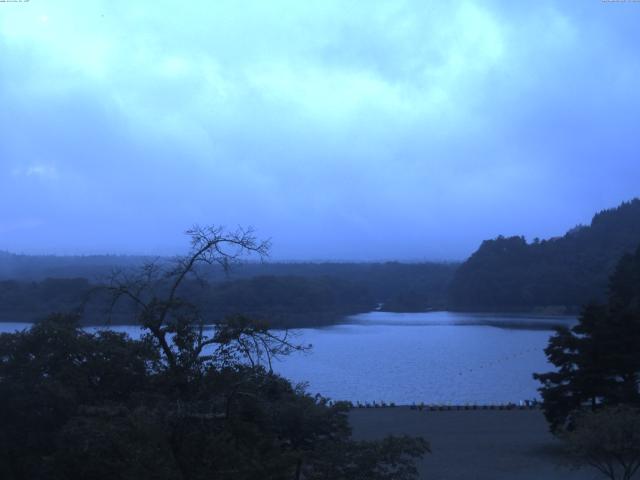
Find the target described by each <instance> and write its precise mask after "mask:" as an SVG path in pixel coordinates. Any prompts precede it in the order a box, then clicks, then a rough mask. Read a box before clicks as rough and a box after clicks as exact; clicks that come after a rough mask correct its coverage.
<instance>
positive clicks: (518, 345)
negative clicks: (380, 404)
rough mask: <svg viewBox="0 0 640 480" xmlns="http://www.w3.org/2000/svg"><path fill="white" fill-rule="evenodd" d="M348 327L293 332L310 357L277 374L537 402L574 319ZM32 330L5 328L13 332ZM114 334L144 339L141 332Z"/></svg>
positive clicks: (456, 319)
mask: <svg viewBox="0 0 640 480" xmlns="http://www.w3.org/2000/svg"><path fill="white" fill-rule="evenodd" d="M346 320H347V323H345V324H342V325H336V326H331V327H324V328H314V329H302V330H295V331H293V332H292V333H295V334H296V335H297V337H296V340H297V341H298V342H299V343H301V344H309V343H311V344H312V345H313V349H312V351H311V352H310V353H306V354H294V355H292V356H290V357H287V358H284V359H282V360H281V361H279V362H276V364H275V365H274V369H275V370H276V371H278V372H279V373H281V374H282V375H284V376H286V377H287V378H290V379H291V380H293V381H294V382H308V383H309V390H310V391H311V392H313V393H321V394H323V395H325V396H329V397H331V398H334V399H344V400H352V401H354V402H355V401H362V402H364V401H368V402H372V401H386V402H395V403H396V404H408V403H409V404H410V403H413V402H416V403H419V402H425V403H456V404H465V403H469V404H473V403H477V404H483V403H506V402H518V401H520V400H524V399H532V398H536V397H537V396H538V395H537V391H536V389H537V388H538V384H537V382H535V381H534V380H533V378H532V377H531V374H532V373H533V372H544V371H547V370H549V369H550V368H551V366H550V365H549V364H548V363H547V361H546V357H545V355H544V352H543V349H544V348H545V346H546V345H547V341H548V339H549V336H550V335H551V334H552V331H551V329H552V328H554V327H556V326H560V325H571V324H572V323H573V322H575V319H573V318H569V317H533V316H526V315H494V314H467V313H464V314H462V313H450V312H429V313H386V312H372V313H367V314H362V315H355V316H352V317H349V318H348V319H346ZM28 326H29V324H19V323H11V324H8V323H5V324H0V331H15V330H17V329H23V328H27V327H28ZM113 328H114V329H115V330H118V331H124V332H127V333H129V334H130V335H131V336H132V337H138V336H139V335H140V328H138V327H135V326H117V327H113Z"/></svg>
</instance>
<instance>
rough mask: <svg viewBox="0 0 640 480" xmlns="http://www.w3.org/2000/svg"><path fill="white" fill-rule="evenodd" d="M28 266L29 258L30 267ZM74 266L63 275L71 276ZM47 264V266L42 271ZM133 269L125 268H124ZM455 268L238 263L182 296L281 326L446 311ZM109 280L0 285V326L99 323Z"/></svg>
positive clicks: (121, 314) (124, 314)
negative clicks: (77, 315) (52, 317)
mask: <svg viewBox="0 0 640 480" xmlns="http://www.w3.org/2000/svg"><path fill="white" fill-rule="evenodd" d="M38 258H44V259H45V260H46V258H47V257H38ZM54 258H55V257H54ZM23 260H24V261H27V260H26V259H23ZM31 261H32V259H30V258H29V260H28V263H29V264H30V265H31ZM56 261H58V260H56ZM165 261H168V260H165ZM160 264H162V262H161V263H160ZM34 265H35V264H34ZM74 265H75V264H73V263H72V264H71V265H70V266H68V267H65V268H63V269H62V271H67V272H68V273H69V272H73V271H75V270H74V269H75V268H76V266H74ZM32 266H33V265H32ZM45 266H46V261H45V265H41V266H40V267H39V268H40V269H41V271H42V269H44V268H45ZM131 266H132V265H131V263H129V264H125V265H124V266H123V268H122V269H121V270H123V271H127V270H130V269H131ZM33 268H35V266H33ZM60 268H62V267H60ZM455 268H456V265H454V264H438V263H415V264H405V263H395V262H388V263H363V264H356V263H345V264H340V263H318V264H316V263H291V264H286V263H275V264H268V263H265V264H260V263H252V264H239V265H237V266H234V268H233V270H232V272H231V273H230V275H224V273H223V272H222V271H221V269H217V270H216V269H213V268H208V269H201V270H202V271H200V272H199V277H200V278H199V280H198V281H193V280H192V281H189V282H185V283H184V284H183V285H182V287H181V288H182V292H181V294H183V295H184V296H186V297H187V298H189V299H190V300H191V301H193V302H194V303H196V304H198V306H199V307H200V308H201V309H202V311H203V312H206V314H207V316H208V318H209V320H210V321H211V322H215V321H217V320H220V319H221V318H224V316H226V315H229V314H237V313H245V314H251V315H252V316H254V317H256V318H261V319H264V320H267V321H268V322H269V323H270V324H271V325H273V326H278V327H280V326H309V325H320V324H330V323H335V322H337V321H339V320H340V319H342V318H343V317H344V316H346V315H350V314H355V313H361V312H368V311H371V310H372V309H374V308H376V307H378V306H379V305H380V304H382V308H385V309H389V310H399V311H424V310H427V309H429V308H440V307H443V306H444V304H445V301H446V292H447V290H446V289H447V285H448V283H449V281H450V279H451V277H452V276H453V272H454V271H455ZM112 270H113V266H112V267H111V270H110V271H112ZM105 271H106V270H105ZM24 272H31V273H34V272H35V270H25V271H24ZM106 276H107V275H106V273H104V274H103V275H102V279H101V281H97V280H94V281H90V280H89V279H90V278H94V279H97V278H99V277H98V276H97V275H94V274H91V275H89V278H80V277H79V278H64V277H63V278H45V279H42V280H36V281H34V280H27V279H26V278H25V277H24V276H23V277H19V278H18V279H10V280H0V321H27V322H31V321H35V320H39V319H41V318H44V317H45V316H46V315H47V314H48V313H50V312H70V311H71V312H79V311H82V313H83V321H84V322H88V323H101V322H103V321H104V313H105V309H106V307H107V305H108V298H105V295H104V286H105V283H106ZM36 278H37V277H36ZM111 313H112V315H111V321H112V322H114V323H127V322H130V320H131V316H130V312H129V311H128V310H127V308H126V306H123V307H120V308H119V309H118V310H117V311H115V312H111Z"/></svg>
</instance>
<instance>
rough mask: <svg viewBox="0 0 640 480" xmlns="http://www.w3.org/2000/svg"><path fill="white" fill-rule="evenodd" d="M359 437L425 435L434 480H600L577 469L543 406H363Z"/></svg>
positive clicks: (357, 415) (427, 468)
mask: <svg viewBox="0 0 640 480" xmlns="http://www.w3.org/2000/svg"><path fill="white" fill-rule="evenodd" d="M350 421H351V425H352V427H353V432H354V436H355V438H358V439H379V438H381V437H383V436H385V435H387V434H394V435H402V434H406V435H420V436H422V437H424V438H425V439H426V440H428V441H429V442H430V443H431V448H432V453H431V454H430V455H427V456H425V458H424V459H423V461H422V462H421V463H420V472H421V478H424V479H429V480H445V479H446V480H507V479H509V480H541V479H544V480H578V479H581V480H596V479H600V478H602V477H600V476H598V475H597V472H595V471H592V470H590V469H582V470H574V469H572V468H571V466H570V465H569V463H568V459H567V458H566V457H565V456H564V454H563V450H562V445H561V444H560V443H559V441H558V440H556V439H555V438H554V437H553V436H552V435H551V434H550V433H549V431H548V428H547V423H546V422H545V419H544V417H543V415H542V412H541V411H540V410H537V409H524V410H521V409H513V410H489V409H486V410H446V411H436V410H426V409H423V410H418V409H411V408H410V407H396V408H357V409H353V410H352V411H351V413H350Z"/></svg>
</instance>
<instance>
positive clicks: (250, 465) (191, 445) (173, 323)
mask: <svg viewBox="0 0 640 480" xmlns="http://www.w3.org/2000/svg"><path fill="white" fill-rule="evenodd" d="M190 234H191V238H192V250H191V252H190V253H189V254H188V255H187V256H185V257H182V258H179V259H177V260H176V262H175V263H174V264H173V265H171V266H167V265H161V264H151V265H147V266H145V267H144V269H142V271H138V272H134V273H120V274H118V275H116V276H114V279H113V282H112V284H111V292H112V293H113V295H114V302H117V301H123V300H126V301H128V302H131V303H132V304H133V305H134V306H135V307H136V312H137V314H136V315H137V316H136V320H137V322H138V323H139V324H140V325H141V327H142V330H143V335H142V336H141V339H140V340H132V339H130V338H128V337H127V336H126V335H124V334H119V333H114V332H112V331H99V332H96V333H91V332H88V331H85V330H83V329H81V328H80V327H79V324H78V319H77V318H70V317H65V316H53V317H51V318H50V319H48V320H47V321H45V322H42V323H40V324H38V325H36V326H34V327H33V328H31V329H30V330H28V331H24V332H19V333H15V334H4V335H1V336H0V425H2V428H1V429H0V478H6V479H9V480H18V479H38V478H47V479H54V480H57V479H84V478H92V479H97V480H100V479H105V480H106V479H110V480H111V479H114V478H118V479H147V478H149V479H158V480H162V479H185V480H186V479H194V480H196V479H205V478H206V479H222V480H226V479H228V480H232V479H233V480H245V479H246V480H250V479H274V480H275V479H296V480H300V479H308V480H311V479H365V478H366V479H374V480H391V479H399V480H402V479H411V478H415V476H416V468H415V461H416V460H417V459H418V458H420V457H421V456H422V455H423V454H424V453H425V452H427V451H428V445H427V443H426V442H425V441H424V440H422V439H420V438H409V437H398V438H392V437H389V438H387V439H385V440H383V441H381V442H357V441H354V440H353V439H352V438H351V431H350V428H349V424H348V417H347V413H348V405H347V404H345V403H340V402H339V403H331V402H329V401H328V400H327V399H325V398H322V397H320V396H311V395H309V394H308V393H306V392H305V390H304V389H303V388H302V387H299V386H293V385H291V383H290V382H288V381H287V380H285V379H283V378H281V377H279V376H278V375H276V374H274V373H273V371H272V370H271V368H270V364H271V359H272V358H273V357H274V356H278V355H283V354H288V353H290V352H291V351H293V350H298V349H301V348H302V347H299V346H297V345H295V343H294V342H292V340H291V338H290V336H288V335H287V334H286V333H283V334H278V335H276V334H275V333H273V332H271V331H270V330H269V329H268V328H267V326H266V325H264V324H257V323H255V322H252V321H251V320H250V319H248V318H245V317H241V316H236V317H234V318H231V319H228V320H227V321H225V322H224V323H219V324H215V325H208V322H207V319H206V318H204V317H203V316H202V315H201V313H200V312H199V311H198V310H197V308H195V307H194V306H193V305H194V304H193V303H192V302H191V301H189V300H188V299H185V298H184V297H182V296H181V288H182V287H183V286H184V284H185V282H192V281H197V274H198V267H199V266H201V265H206V264H210V263H219V264H221V265H223V266H224V267H225V268H226V267H227V266H228V265H229V263H230V262H232V261H234V260H235V259H236V258H238V257H239V255H241V254H243V253H247V252H256V253H258V254H261V255H263V254H265V253H266V252H267V248H268V245H266V244H264V243H260V242H257V241H256V239H255V238H254V237H253V235H252V234H251V232H246V231H238V232H235V233H231V234H228V233H226V232H225V231H223V230H221V229H194V230H192V231H191V232H190Z"/></svg>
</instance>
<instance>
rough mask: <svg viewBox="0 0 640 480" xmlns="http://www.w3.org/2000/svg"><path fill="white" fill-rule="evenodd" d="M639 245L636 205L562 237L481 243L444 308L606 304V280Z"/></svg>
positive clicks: (639, 211)
mask: <svg viewBox="0 0 640 480" xmlns="http://www.w3.org/2000/svg"><path fill="white" fill-rule="evenodd" d="M638 245H640V200H638V199H634V200H632V201H630V202H625V203H623V204H621V205H620V206H619V207H617V208H614V209H610V210H604V211H602V212H600V213H598V214H596V215H595V216H594V217H593V220H592V222H591V225H590V226H578V227H575V228H573V229H572V230H570V231H569V232H567V233H566V234H565V235H564V236H563V237H559V238H552V239H550V240H538V239H535V240H534V241H533V242H532V243H527V242H526V240H525V239H524V237H509V238H505V237H502V236H500V237H498V238H496V239H495V240H486V241H484V242H483V243H482V245H481V246H480V248H479V249H478V250H477V251H476V252H475V253H474V254H473V255H471V257H470V258H469V259H468V260H467V261H466V262H464V263H463V264H462V265H461V266H460V268H459V269H458V271H457V272H456V274H455V276H454V279H453V281H452V283H451V286H450V306H451V307H452V308H456V309H460V310H513V311H516V310H518V311H527V310H534V309H543V310H544V309H546V310H547V311H553V310H556V311H562V310H566V311H576V310H577V309H578V308H579V306H580V305H583V304H586V303H588V302H590V301H597V302H602V301H604V300H605V299H606V294H607V285H608V277H609V275H611V273H612V272H613V270H614V268H615V265H616V263H617V262H618V260H619V259H620V257H622V255H623V254H625V253H630V252H633V251H635V249H636V248H637V247H638Z"/></svg>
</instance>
